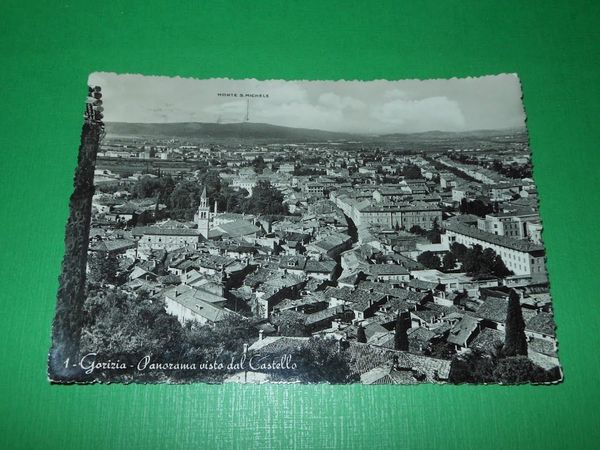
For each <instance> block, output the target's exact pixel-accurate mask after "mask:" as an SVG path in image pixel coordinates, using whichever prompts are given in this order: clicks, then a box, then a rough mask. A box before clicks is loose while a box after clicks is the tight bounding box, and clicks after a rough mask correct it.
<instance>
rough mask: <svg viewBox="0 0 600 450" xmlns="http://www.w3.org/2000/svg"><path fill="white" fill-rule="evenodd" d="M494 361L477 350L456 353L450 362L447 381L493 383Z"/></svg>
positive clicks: (454, 382)
mask: <svg viewBox="0 0 600 450" xmlns="http://www.w3.org/2000/svg"><path fill="white" fill-rule="evenodd" d="M494 367H495V361H494V359H493V358H491V357H489V356H487V355H484V354H483V353H482V352H480V351H478V350H470V351H469V352H467V353H464V354H456V355H454V357H453V358H452V362H451V363H450V373H449V375H448V381H450V383H453V384H460V383H493V382H494V381H495V379H494Z"/></svg>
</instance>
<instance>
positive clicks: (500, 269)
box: [492, 255, 512, 277]
mask: <svg viewBox="0 0 600 450" xmlns="http://www.w3.org/2000/svg"><path fill="white" fill-rule="evenodd" d="M492 272H493V273H494V275H497V276H499V277H506V276H508V275H510V274H511V273H512V272H511V271H510V270H508V268H507V267H506V265H505V264H504V261H503V260H502V257H501V256H500V255H496V257H495V258H494V264H493V265H492Z"/></svg>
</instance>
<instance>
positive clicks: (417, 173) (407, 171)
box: [401, 164, 421, 180]
mask: <svg viewBox="0 0 600 450" xmlns="http://www.w3.org/2000/svg"><path fill="white" fill-rule="evenodd" d="M401 175H403V176H404V178H407V179H411V180H416V179H419V178H421V169H419V167H418V166H415V165H414V164H409V165H407V166H405V167H404V168H403V169H402V173H401Z"/></svg>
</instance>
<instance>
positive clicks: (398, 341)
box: [394, 314, 409, 351]
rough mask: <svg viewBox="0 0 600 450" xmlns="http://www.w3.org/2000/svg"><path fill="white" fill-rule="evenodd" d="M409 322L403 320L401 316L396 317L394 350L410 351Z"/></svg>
mask: <svg viewBox="0 0 600 450" xmlns="http://www.w3.org/2000/svg"><path fill="white" fill-rule="evenodd" d="M407 322H408V321H407V320H405V319H403V318H402V316H401V315H400V314H398V315H397V316H396V325H395V328H394V349H395V350H403V351H408V333H407V332H408V328H409V327H408V323H407Z"/></svg>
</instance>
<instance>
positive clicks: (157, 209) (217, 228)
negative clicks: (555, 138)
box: [81, 123, 562, 384]
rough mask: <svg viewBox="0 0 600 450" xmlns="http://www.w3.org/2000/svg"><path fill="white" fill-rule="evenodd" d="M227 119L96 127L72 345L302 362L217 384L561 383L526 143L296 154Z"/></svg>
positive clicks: (318, 149) (373, 145)
mask: <svg viewBox="0 0 600 450" xmlns="http://www.w3.org/2000/svg"><path fill="white" fill-rule="evenodd" d="M217 125H218V124H215V126H217ZM238 125H239V129H238V131H239V133H240V134H239V135H235V134H233V135H232V136H231V138H230V139H228V138H227V137H223V136H219V137H215V138H211V137H210V136H208V137H207V136H202V137H198V138H195V137H194V136H193V135H192V136H190V135H185V134H183V136H182V135H171V136H169V135H167V133H159V132H157V133H154V134H151V135H140V134H126V133H123V130H126V129H127V127H126V126H122V127H121V128H120V131H119V133H118V134H117V133H116V132H115V131H114V130H116V129H117V127H116V126H111V124H107V134H106V136H105V137H104V139H103V140H102V144H101V147H100V149H99V152H98V155H97V160H96V166H95V173H94V186H95V193H94V196H93V203H92V219H91V230H90V236H89V249H88V268H87V273H88V296H87V300H86V304H85V311H86V312H87V314H88V318H87V319H86V321H85V324H84V329H83V332H82V337H81V340H82V351H84V352H85V351H86V350H87V351H94V350H97V349H98V348H100V349H104V350H105V351H107V352H108V354H110V355H120V354H123V353H127V352H136V353H138V354H145V353H144V352H146V353H148V351H152V352H154V353H155V354H160V355H163V357H164V355H167V356H166V357H170V358H172V359H173V360H175V359H177V360H185V361H194V360H195V358H196V359H198V358H199V359H204V360H206V359H211V358H213V359H214V358H216V357H217V356H218V357H220V358H229V359H231V358H233V357H234V356H235V358H239V357H240V355H261V358H265V357H267V358H268V359H269V360H273V359H277V358H279V357H281V358H288V361H289V359H290V358H291V361H292V362H294V363H296V364H297V365H298V367H299V368H300V369H299V370H298V371H297V372H289V371H288V372H285V373H283V372H276V371H275V372H274V371H261V370H241V368H238V369H239V370H232V371H225V372H222V373H213V374H209V375H202V377H205V378H201V380H205V381H214V382H263V381H301V382H333V383H351V382H357V383H364V384H411V383H420V382H440V383H443V382H451V383H463V382H471V383H521V382H552V381H557V380H559V379H560V378H561V376H562V375H561V372H560V367H559V363H558V358H557V344H556V338H555V325H554V319H553V313H552V303H551V297H550V293H549V283H548V277H547V273H546V267H545V251H544V246H543V243H542V236H541V233H542V224H541V221H540V216H539V212H538V195H537V191H536V187H535V184H534V182H533V179H532V163H531V154H530V150H529V147H528V137H527V132H526V130H524V129H522V130H519V129H517V130H500V131H485V132H479V133H478V132H473V133H465V134H459V133H435V132H432V133H422V134H415V135H407V136H404V137H403V136H401V135H398V136H396V137H394V139H391V138H382V137H377V136H372V137H364V136H363V137H356V138H354V139H348V138H342V139H323V141H322V142H320V141H314V142H307V141H306V140H305V139H293V138H287V139H286V138H284V137H278V138H277V139H269V138H263V137H262V136H259V135H254V136H253V137H252V139H244V135H243V133H244V130H245V129H246V128H245V127H249V126H250V125H253V124H247V123H242V124H238ZM229 128H231V129H233V130H235V126H232V125H231V124H230V125H229ZM289 355H291V356H289ZM160 376H161V377H163V378H164V379H175V378H177V375H176V374H173V373H162V374H160ZM181 376H182V377H186V376H187V377H189V376H191V375H189V374H185V375H181Z"/></svg>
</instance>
